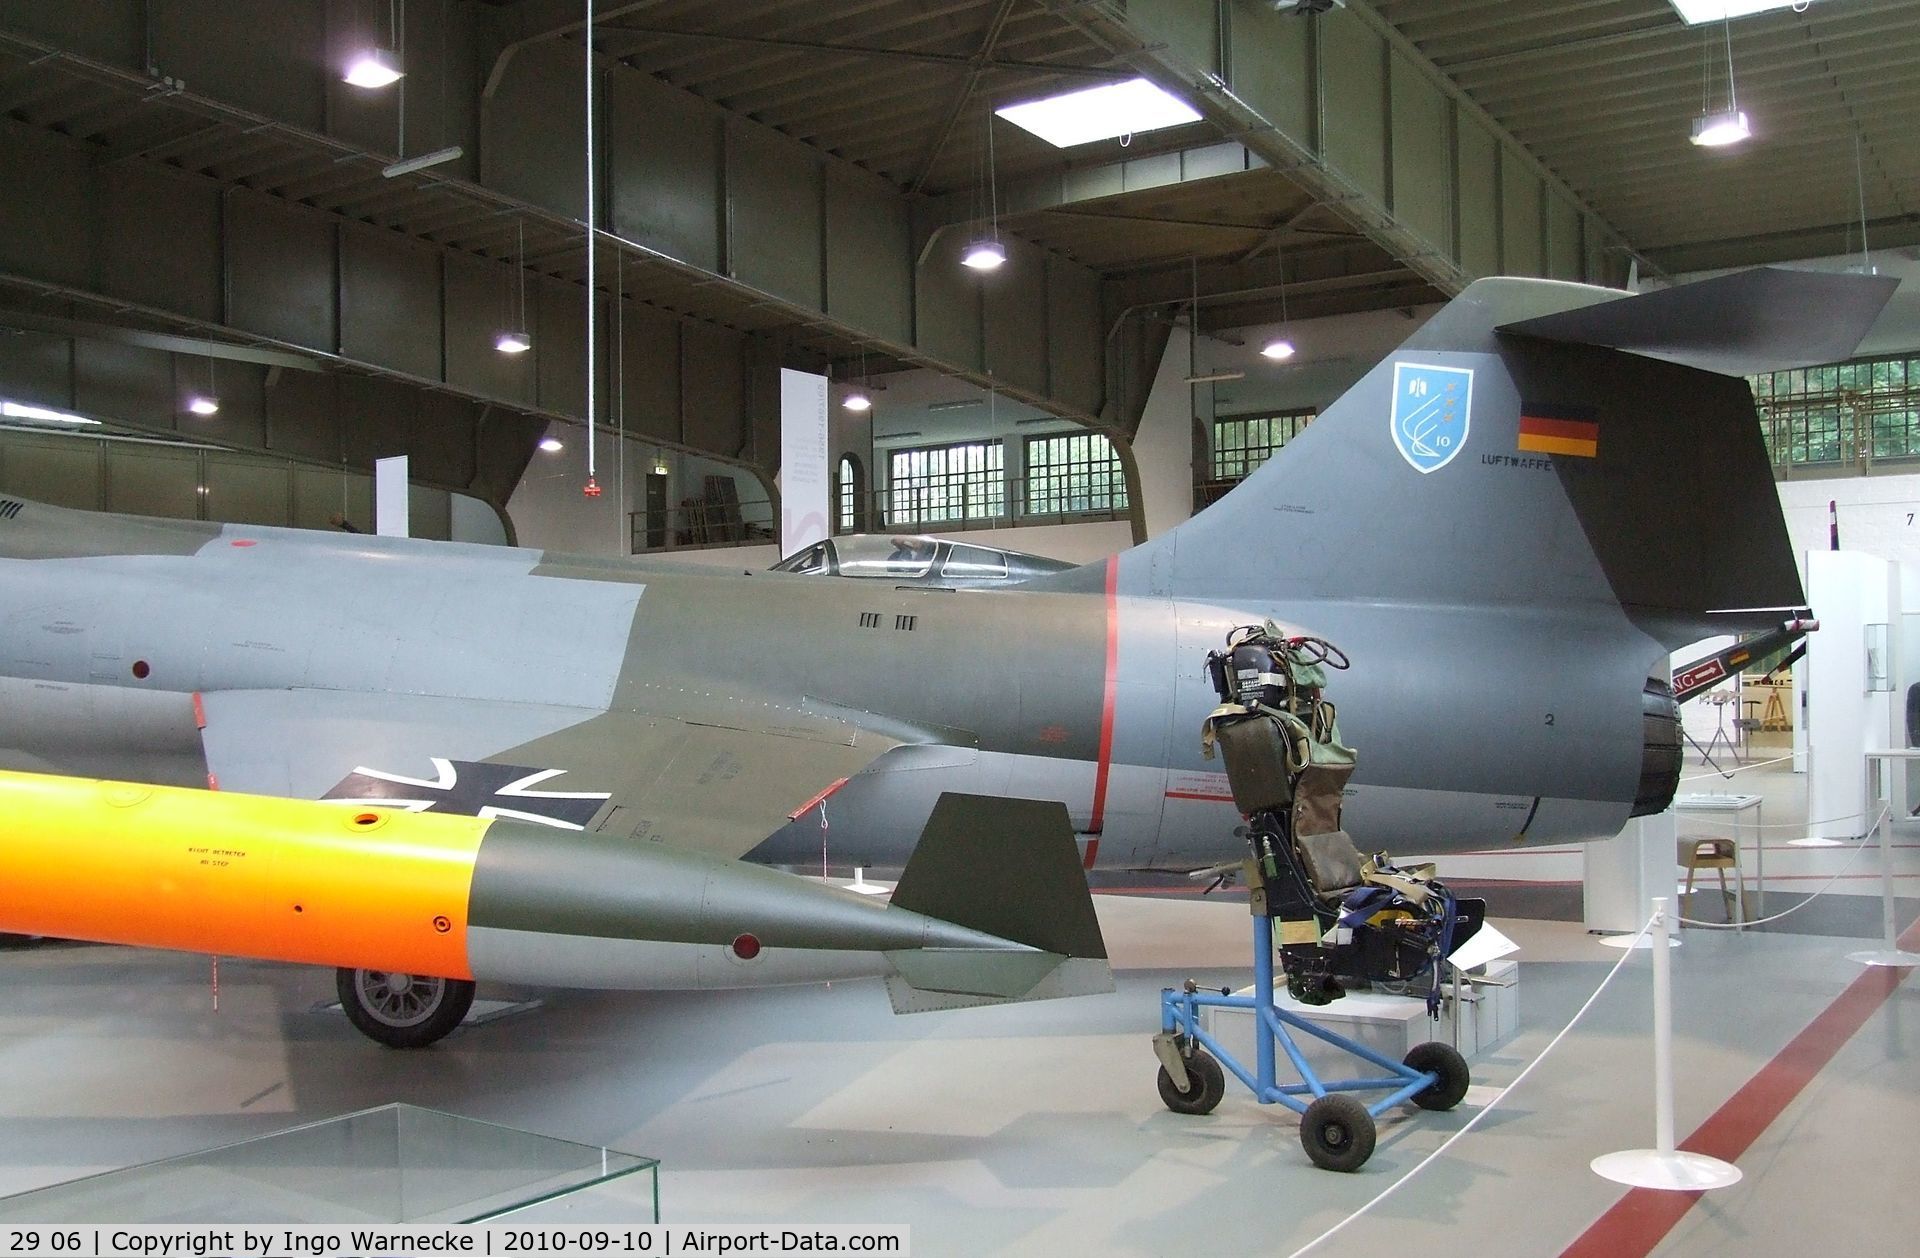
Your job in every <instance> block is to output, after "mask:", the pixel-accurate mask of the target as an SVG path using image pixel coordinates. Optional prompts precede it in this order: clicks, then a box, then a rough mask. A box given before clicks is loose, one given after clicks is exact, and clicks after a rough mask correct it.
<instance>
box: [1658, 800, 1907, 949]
mask: <svg viewBox="0 0 1920 1258" xmlns="http://www.w3.org/2000/svg"><path fill="white" fill-rule="evenodd" d="M1888 811H1889V810H1888V809H1887V808H1886V807H1885V806H1884V805H1882V806H1881V809H1880V811H1879V812H1878V813H1877V814H1875V816H1874V819H1873V825H1871V826H1868V827H1867V833H1869V834H1871V833H1873V830H1874V827H1875V826H1878V825H1879V824H1880V822H1881V820H1882V819H1884V818H1885V817H1886V815H1887V813H1888ZM1870 846H1872V845H1871V844H1867V843H1861V844H1858V845H1856V846H1855V847H1854V849H1853V851H1852V853H1851V854H1850V855H1848V857H1847V859H1846V863H1845V864H1843V865H1841V866H1840V870H1839V872H1838V873H1836V874H1834V876H1833V877H1831V878H1829V879H1827V880H1826V881H1825V882H1824V883H1822V884H1821V885H1820V889H1819V890H1818V891H1815V892H1814V893H1813V894H1812V895H1809V896H1808V897H1807V898H1806V899H1804V900H1802V901H1800V903H1798V904H1796V905H1794V906H1793V907H1792V908H1790V909H1787V910H1785V911H1783V912H1779V913H1775V914H1774V915H1773V916H1771V917H1762V918H1758V919H1756V920H1754V921H1751V922H1696V921H1694V920H1693V919H1692V918H1691V917H1682V916H1680V915H1679V914H1678V913H1675V914H1674V920H1675V921H1677V922H1679V923H1680V924H1681V925H1682V926H1693V927H1698V928H1699V929H1701V930H1741V929H1743V928H1745V927H1748V926H1765V925H1766V924H1767V923H1768V922H1777V921H1779V920H1780V919H1781V918H1783V917H1791V916H1792V915H1793V914H1795V913H1798V912H1799V911H1800V910H1801V909H1803V908H1806V907H1807V905H1809V904H1812V903H1813V902H1814V901H1815V900H1817V899H1819V898H1820V897H1821V896H1823V895H1825V894H1826V893H1827V892H1828V891H1829V890H1831V889H1832V887H1833V884H1834V883H1836V882H1839V881H1840V879H1841V878H1843V877H1845V876H1846V873H1847V871H1848V870H1849V869H1852V868H1853V865H1854V862H1855V861H1857V860H1859V859H1860V853H1862V852H1864V851H1866V850H1867V848H1868V847H1870ZM1736 894H1738V893H1736Z"/></svg>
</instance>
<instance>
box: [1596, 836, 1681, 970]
mask: <svg viewBox="0 0 1920 1258" xmlns="http://www.w3.org/2000/svg"><path fill="white" fill-rule="evenodd" d="M1677 834H1678V830H1677V828H1676V826H1675V823H1674V816H1673V812H1672V810H1671V809H1669V810H1668V811H1666V812H1663V813H1660V814H1658V815H1657V816H1652V817H1636V818H1634V819H1633V820H1632V821H1630V822H1628V823H1627V828H1626V829H1624V830H1622V831H1621V832H1620V833H1619V834H1617V835H1615V836H1614V837H1613V838H1611V839H1606V840H1604V841H1602V842H1599V843H1589V844H1587V845H1586V847H1585V848H1583V849H1581V856H1582V860H1583V861H1584V862H1585V885H1584V891H1583V898H1582V908H1583V910H1584V917H1585V920H1586V927H1587V930H1588V931H1590V932H1592V933H1595V934H1601V933H1605V934H1612V935H1617V936H1619V937H1620V939H1621V943H1620V945H1619V946H1622V947H1624V946H1626V943H1627V941H1629V940H1631V939H1632V938H1633V936H1634V935H1635V933H1636V932H1638V931H1639V929H1640V928H1641V927H1642V926H1644V925H1645V924H1646V921H1647V902H1648V901H1649V900H1651V899H1653V897H1655V896H1657V895H1671V894H1673V884H1674V870H1675V869H1676V868H1677V866H1676V864H1675V863H1674V856H1673V854H1674V851H1675V842H1676V836H1677ZM1601 942H1603V943H1605V942H1607V941H1606V940H1602V941H1601Z"/></svg>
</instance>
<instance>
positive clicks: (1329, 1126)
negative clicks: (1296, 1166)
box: [1300, 1092, 1377, 1171]
mask: <svg viewBox="0 0 1920 1258" xmlns="http://www.w3.org/2000/svg"><path fill="white" fill-rule="evenodd" d="M1376 1134H1377V1133H1376V1132H1375V1131H1374V1126H1373V1115H1371V1114H1369V1113H1367V1107H1366V1106H1365V1105H1362V1104H1361V1103H1360V1102H1359V1101H1357V1100H1355V1099H1354V1098H1353V1097H1351V1096H1347V1095H1345V1094H1344V1093H1340V1092H1329V1093H1328V1094H1327V1095H1325V1096H1323V1097H1321V1098H1320V1099H1319V1100H1317V1101H1315V1102H1314V1103H1313V1104H1311V1105H1309V1106H1307V1112H1306V1113H1304V1114H1302V1115H1301V1116H1300V1143H1301V1145H1302V1146H1303V1147H1305V1149H1306V1151H1307V1156H1308V1157H1310V1158H1312V1159H1313V1164H1314V1165H1315V1166H1317V1167H1319V1168H1320V1169H1321V1170H1326V1171H1357V1170H1359V1169H1360V1168H1361V1167H1362V1166H1363V1165H1365V1164H1366V1160H1367V1159H1368V1158H1370V1157H1372V1156H1373V1142H1374V1138H1375V1135H1376Z"/></svg>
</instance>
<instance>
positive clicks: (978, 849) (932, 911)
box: [887, 792, 1113, 1013]
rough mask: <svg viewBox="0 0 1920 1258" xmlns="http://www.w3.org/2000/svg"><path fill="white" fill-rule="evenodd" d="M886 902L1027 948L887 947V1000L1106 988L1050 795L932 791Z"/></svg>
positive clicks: (945, 1001)
mask: <svg viewBox="0 0 1920 1258" xmlns="http://www.w3.org/2000/svg"><path fill="white" fill-rule="evenodd" d="M893 907H894V908H896V909H910V910H912V911H913V912H916V913H920V914H923V915H925V916H927V917H931V918H937V919H939V920H940V921H944V922H950V923H952V924H954V925H956V926H963V927H966V928H968V929H970V930H976V931H979V932H981V933H982V934H985V935H991V936H994V937H996V938H999V939H1004V940H1007V941H1009V942H1011V943H1016V944H1023V945H1025V947H1026V948H1027V949H1031V951H1025V950H1001V949H981V950H972V949H965V948H921V949H914V950H911V951H897V952H889V953H888V954H887V956H888V960H889V961H890V962H891V963H892V964H893V967H894V971H895V972H894V975H893V976H892V977H890V978H889V979H888V980H887V990H888V993H889V994H890V995H891V996H892V998H893V1007H894V1010H895V1011H896V1012H899V1013H910V1012H917V1011H920V1010H926V1009H954V1008H960V1007H963V1006H967V1005H981V1004H992V1003H997V1002H1000V1001H1008V1000H1043V999H1048V998H1051V997H1055V996H1080V995H1090V994H1093V993H1097V992H1108V991H1112V990H1113V973H1112V971H1111V969H1109V968H1108V965H1107V959H1106V958H1107V946H1106V940H1105V939H1104V938H1102V936H1101V934H1100V923H1099V920H1098V919H1097V918H1096V917H1095V916H1094V911H1093V897H1092V896H1091V894H1089V892H1088V890H1087V876H1086V871H1085V869H1084V868H1083V867H1082V865H1081V862H1080V849H1079V845H1078V844H1077V843H1076V842H1075V840H1074V834H1073V826H1072V824H1071V823H1070V822H1069V821H1068V819H1067V810H1066V807H1065V805H1063V804H1060V803H1058V802H1043V801H1039V800H1027V799H1001V798H999V797H997V796H989V795H963V794H959V793H956V792H948V793H946V794H944V795H942V796H941V797H940V799H939V802H938V803H936V804H935V805H934V809H933V815H932V816H931V817H930V818H928V820H927V826H926V829H925V830H923V831H922V832H921V835H920V842H919V844H918V846H916V847H915V848H914V852H913V856H912V857H911V858H910V859H909V860H908V861H907V867H906V869H905V870H903V871H902V872H901V874H900V882H899V885H898V886H897V887H896V888H895V890H894V893H893Z"/></svg>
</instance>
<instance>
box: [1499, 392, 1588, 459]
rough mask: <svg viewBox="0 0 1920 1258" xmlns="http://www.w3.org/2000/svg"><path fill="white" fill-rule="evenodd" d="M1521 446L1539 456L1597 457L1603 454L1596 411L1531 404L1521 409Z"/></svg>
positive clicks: (1526, 404)
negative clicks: (1595, 415)
mask: <svg viewBox="0 0 1920 1258" xmlns="http://www.w3.org/2000/svg"><path fill="white" fill-rule="evenodd" d="M1519 447H1520V449H1522V450H1530V451H1532V452H1534V453H1536V454H1571V455H1575V456H1577V457H1579V458H1583V459H1591V458H1595V457H1597V456H1598V455H1599V453H1600V425H1598V424H1596V423H1594V422H1593V412H1592V411H1589V410H1585V409H1584V408H1577V407H1570V406H1548V405H1545V404H1535V403H1532V402H1528V403H1525V404H1524V405H1522V406H1521V408H1520V440H1519Z"/></svg>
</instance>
